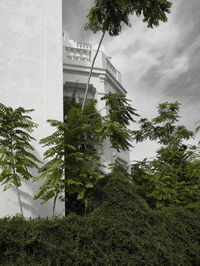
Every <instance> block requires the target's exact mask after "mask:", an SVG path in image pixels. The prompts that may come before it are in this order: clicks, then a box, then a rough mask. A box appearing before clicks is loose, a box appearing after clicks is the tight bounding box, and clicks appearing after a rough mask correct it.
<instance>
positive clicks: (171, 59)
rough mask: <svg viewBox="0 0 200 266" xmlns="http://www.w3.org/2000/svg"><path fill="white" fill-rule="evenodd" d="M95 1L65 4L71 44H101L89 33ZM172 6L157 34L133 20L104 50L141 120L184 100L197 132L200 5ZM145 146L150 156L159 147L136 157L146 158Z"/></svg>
mask: <svg viewBox="0 0 200 266" xmlns="http://www.w3.org/2000/svg"><path fill="white" fill-rule="evenodd" d="M92 2H93V1H92V0H87V1H86V0H63V23H64V29H65V30H67V32H68V33H69V34H70V37H71V38H72V39H75V40H84V41H86V42H92V43H95V42H97V41H98V40H99V38H100V35H99V34H92V33H91V32H86V31H84V24H85V22H86V18H85V16H86V14H87V12H88V10H89V7H90V6H91V4H92ZM172 2H174V4H173V8H172V12H171V14H170V15H169V19H168V22H167V23H163V24H161V25H160V26H159V27H158V28H156V29H153V30H152V29H148V28H147V27H146V25H145V24H144V23H142V20H141V19H138V18H135V17H132V18H131V22H132V27H124V28H123V30H122V33H121V34H120V36H118V37H113V38H112V37H108V36H107V38H106V39H105V41H104V46H105V48H106V54H107V55H109V56H112V62H113V64H114V65H115V66H116V67H117V68H118V69H119V70H120V71H121V73H122V77H123V84H124V86H125V88H126V90H127V91H128V98H130V99H131V100H132V102H133V106H134V107H135V108H136V109H137V110H138V112H139V113H140V114H141V115H142V116H145V117H149V118H151V117H152V116H153V115H155V113H156V106H157V104H158V103H160V102H165V101H170V102H172V101H179V102H180V103H181V104H182V106H181V116H182V122H183V123H184V124H185V125H187V126H188V127H189V128H191V129H194V128H195V122H197V121H198V120H200V104H199V100H200V56H199V54H200V1H199V0H190V1H188V0H177V1H173V0H172ZM144 145H145V146H144ZM147 146H148V148H147ZM144 147H145V152H146V150H147V149H148V150H149V155H150V154H151V152H150V150H151V149H152V147H154V144H149V143H148V144H141V145H139V147H137V148H136V149H135V152H133V153H132V158H141V157H142V156H143V155H144V154H145V153H143V152H142V150H143V148H144ZM136 153H137V154H140V155H139V156H135V155H134V154H136Z"/></svg>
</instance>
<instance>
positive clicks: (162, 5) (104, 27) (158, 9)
mask: <svg viewBox="0 0 200 266" xmlns="http://www.w3.org/2000/svg"><path fill="white" fill-rule="evenodd" d="M170 8H171V2H170V1H168V0H144V1H141V0H135V1H132V0H95V5H94V6H93V7H92V8H91V9H90V12H89V14H88V16H87V17H88V20H89V22H88V23H87V25H86V29H91V30H92V31H93V32H95V33H96V32H97V31H102V32H106V31H108V33H109V34H110V35H111V36H116V35H119V33H120V32H121V28H122V23H124V24H126V25H130V23H129V15H132V14H135V15H136V16H138V17H139V16H143V21H144V22H145V23H147V26H148V27H150V28H153V27H154V26H158V25H159V22H160V21H162V22H166V21H167V16H166V13H169V12H170Z"/></svg>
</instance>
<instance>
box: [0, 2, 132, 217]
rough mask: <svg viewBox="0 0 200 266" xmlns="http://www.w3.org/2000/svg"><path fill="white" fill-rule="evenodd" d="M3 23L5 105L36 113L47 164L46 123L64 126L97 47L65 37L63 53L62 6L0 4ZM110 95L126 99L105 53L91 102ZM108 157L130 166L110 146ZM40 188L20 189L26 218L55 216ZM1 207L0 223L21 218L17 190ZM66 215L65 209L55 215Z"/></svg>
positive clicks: (4, 195)
mask: <svg viewBox="0 0 200 266" xmlns="http://www.w3.org/2000/svg"><path fill="white" fill-rule="evenodd" d="M0 17H1V24H0V36H1V39H0V63H1V64H0V102H1V103H3V104H4V105H6V106H11V107H13V108H17V107H19V106H22V107H24V108H26V109H35V111H34V112H33V113H32V114H31V116H32V119H33V121H34V122H35V123H37V124H38V125H39V126H38V128H37V129H36V130H35V131H34V133H33V137H34V138H35V139H36V140H37V141H35V142H33V143H32V144H33V146H34V148H35V155H36V156H37V157H38V158H39V159H40V160H42V157H43V152H44V150H43V149H42V147H41V145H40V144H39V140H40V139H42V138H44V137H46V136H48V135H50V134H51V133H52V129H51V128H50V126H49V125H48V123H47V122H46V120H47V119H57V120H60V121H62V119H63V97H68V96H70V95H71V93H72V91H73V90H74V87H77V86H78V90H79V89H80V90H79V96H78V97H80V100H81V97H82V92H83V87H84V86H85V83H86V80H87V76H88V72H89V68H90V64H91V60H92V58H93V56H94V52H95V47H93V46H91V45H88V44H83V43H75V42H73V41H70V40H69V38H66V36H64V37H65V38H64V49H63V36H62V32H63V30H62V0H56V1H55V0H42V1H41V0H0ZM63 57H64V63H63ZM63 72H64V73H63ZM63 80H64V81H63ZM63 83H64V90H63ZM108 92H121V93H124V94H125V93H126V91H125V90H124V88H123V86H122V84H121V76H120V73H119V72H118V71H117V70H116V69H115V67H114V66H113V65H112V63H111V62H110V59H109V58H108V57H106V56H105V54H104V53H103V52H102V51H101V52H100V53H99V56H98V58H97V61H96V64H95V68H94V73H93V75H92V78H91V85H90V88H89V97H88V98H89V99H90V98H91V99H92V98H96V99H100V98H101V97H102V95H104V94H105V93H108ZM101 105H103V103H99V106H98V109H101ZM103 153H104V157H105V158H104V159H105V161H106V162H107V164H109V163H112V162H114V161H115V160H116V159H118V160H120V159H121V160H122V161H124V162H125V163H127V164H128V161H129V156H128V153H127V154H126V153H124V154H117V153H116V151H114V150H112V148H110V146H109V145H107V146H106V145H105V147H104V151H103ZM33 174H34V175H36V173H33ZM39 186H40V184H39V183H38V182H34V183H32V182H24V183H23V186H22V187H20V194H21V200H22V205H23V210H24V215H25V217H37V216H41V217H42V216H44V217H46V216H51V215H52V203H51V202H48V203H47V204H44V205H41V201H40V200H36V201H35V200H33V197H34V195H35V194H36V193H37V192H38V188H39ZM0 202H1V204H0V217H4V216H7V215H15V214H16V213H19V212H20V209H19V205H18V199H17V193H16V191H15V190H14V189H13V190H12V189H10V190H7V191H3V188H2V186H0ZM62 214H64V208H63V206H62V205H60V206H58V208H57V213H56V215H62Z"/></svg>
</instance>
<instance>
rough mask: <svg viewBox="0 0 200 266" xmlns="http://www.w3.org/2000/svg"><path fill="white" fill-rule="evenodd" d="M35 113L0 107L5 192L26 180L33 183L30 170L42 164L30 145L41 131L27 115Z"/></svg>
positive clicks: (0, 152) (0, 177) (0, 166)
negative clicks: (35, 134) (36, 130)
mask: <svg viewBox="0 0 200 266" xmlns="http://www.w3.org/2000/svg"><path fill="white" fill-rule="evenodd" d="M32 111H34V110H25V109H24V108H22V107H19V108H17V109H13V108H11V107H6V106H5V105H3V104H2V103H0V169H1V172H0V182H1V183H2V184H3V185H4V189H5V190H6V189H9V188H11V187H16V188H18V187H20V186H21V180H22V179H25V180H30V179H32V174H31V172H30V169H33V168H36V169H37V168H38V166H37V164H36V163H37V162H40V161H39V160H38V159H37V158H36V156H35V155H33V153H32V152H33V151H34V148H33V146H32V145H31V144H30V141H32V140H34V138H33V137H32V136H31V135H30V133H32V132H33V130H34V128H35V127H37V125H36V124H35V123H34V122H32V120H31V117H30V116H28V115H27V114H28V113H30V112H32ZM18 193H19V191H18ZM18 196H19V195H18ZM20 205H21V204H20ZM21 211H22V207H21Z"/></svg>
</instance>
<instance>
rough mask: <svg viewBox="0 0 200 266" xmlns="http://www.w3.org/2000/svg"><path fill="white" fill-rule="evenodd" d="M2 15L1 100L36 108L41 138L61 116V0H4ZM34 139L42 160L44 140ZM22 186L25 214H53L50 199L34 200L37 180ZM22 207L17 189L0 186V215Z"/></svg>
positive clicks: (0, 8) (37, 134)
mask: <svg viewBox="0 0 200 266" xmlns="http://www.w3.org/2000/svg"><path fill="white" fill-rule="evenodd" d="M0 18H1V23H0V36H1V38H0V102H1V103H3V104H5V105H7V106H12V107H13V108H17V107H19V106H22V107H24V108H26V109H31V108H34V109H35V112H34V113H32V118H33V121H34V122H36V123H37V124H39V127H38V128H37V129H36V131H35V132H34V137H35V138H36V139H37V140H39V139H41V138H44V137H45V136H47V135H49V134H50V132H51V129H50V127H49V125H48V124H47V123H46V120H47V119H50V118H52V119H58V120H62V118H63V108H62V104H63V59H62V1H61V0H56V1H55V0H42V1H41V0H0ZM33 144H34V147H35V149H36V154H37V156H38V157H39V158H40V159H41V158H42V153H43V151H42V149H41V145H39V144H38V143H37V142H34V143H33ZM20 191H21V198H22V204H23V209H24V215H25V216H27V217H29V216H33V217H34V216H47V215H49V216H50V215H51V214H52V207H51V204H50V203H48V204H45V205H41V204H40V200H37V201H35V200H33V195H34V194H36V192H37V191H38V184H37V183H33V184H32V183H29V184H26V185H24V186H23V187H21V188H20ZM19 212H20V211H19V206H18V201H17V195H16V193H15V191H12V190H8V191H3V189H2V187H1V186H0V217H3V216H6V215H14V214H16V213H19Z"/></svg>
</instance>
